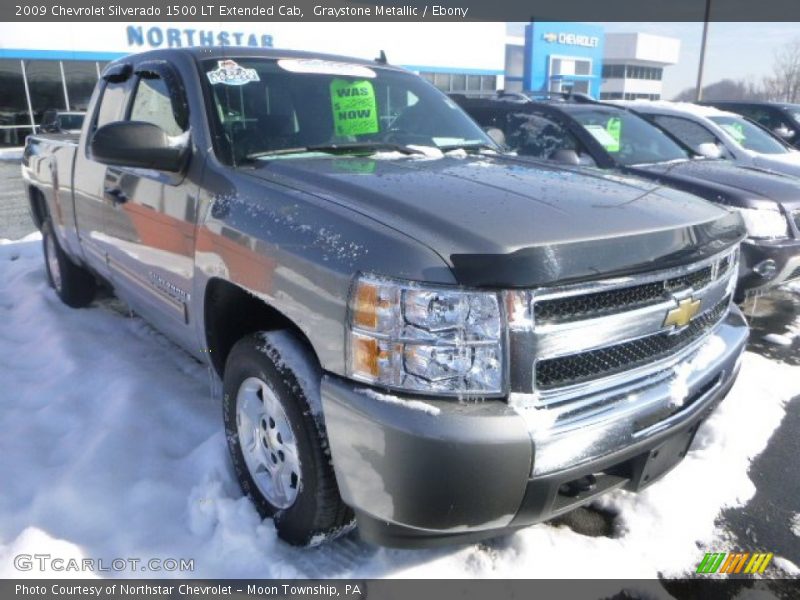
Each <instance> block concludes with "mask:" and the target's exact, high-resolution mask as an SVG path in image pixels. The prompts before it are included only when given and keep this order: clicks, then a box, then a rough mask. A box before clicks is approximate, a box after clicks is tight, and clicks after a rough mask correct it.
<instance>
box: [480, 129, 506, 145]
mask: <svg viewBox="0 0 800 600" xmlns="http://www.w3.org/2000/svg"><path fill="white" fill-rule="evenodd" d="M483 130H484V131H485V132H486V135H488V136H489V137H490V138H492V141H493V142H494V143H495V144H497V145H498V146H502V147H505V145H506V134H505V133H503V130H502V129H498V128H497V127H484V128H483Z"/></svg>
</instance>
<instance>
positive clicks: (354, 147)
mask: <svg viewBox="0 0 800 600" xmlns="http://www.w3.org/2000/svg"><path fill="white" fill-rule="evenodd" d="M380 150H390V151H394V152H400V153H402V154H423V155H424V154H425V153H424V152H423V151H422V150H418V149H416V148H410V147H408V146H404V145H403V144H393V143H391V142H354V143H347V144H318V145H311V146H299V147H297V148H279V149H276V150H265V151H263V152H254V153H252V154H248V155H247V158H250V159H252V158H262V157H265V156H280V155H281V154H301V153H303V152H324V153H326V154H351V153H357V152H378V151H380Z"/></svg>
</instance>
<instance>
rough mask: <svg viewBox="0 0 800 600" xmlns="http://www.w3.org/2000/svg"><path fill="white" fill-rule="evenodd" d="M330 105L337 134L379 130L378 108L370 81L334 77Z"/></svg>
mask: <svg viewBox="0 0 800 600" xmlns="http://www.w3.org/2000/svg"><path fill="white" fill-rule="evenodd" d="M331 107H332V109H333V125H334V128H335V133H336V135H337V136H349V135H362V134H365V133H377V132H378V131H379V127H378V108H377V104H376V102H375V90H374V88H373V87H372V83H371V82H369V81H366V80H361V81H348V80H345V79H334V80H333V81H331Z"/></svg>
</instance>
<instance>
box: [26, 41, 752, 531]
mask: <svg viewBox="0 0 800 600" xmlns="http://www.w3.org/2000/svg"><path fill="white" fill-rule="evenodd" d="M22 169H23V176H24V181H25V185H26V186H27V189H28V193H29V197H30V205H31V213H32V216H33V219H34V220H35V222H36V225H37V226H38V227H39V228H40V229H41V231H42V234H43V240H44V243H43V247H44V255H45V264H46V269H47V274H48V277H49V280H50V283H51V284H52V287H53V288H54V289H55V292H56V293H57V294H58V296H59V297H60V298H61V299H62V300H63V301H64V302H65V303H67V304H68V305H70V306H73V307H82V306H86V305H88V304H90V303H91V302H92V300H93V297H94V294H95V290H96V286H97V285H99V284H105V285H109V286H110V287H112V288H113V290H114V291H115V293H116V294H117V295H118V296H119V297H120V298H122V299H123V300H124V301H126V302H127V303H128V304H129V305H130V306H131V308H132V309H133V310H134V311H135V312H136V313H138V314H139V315H141V316H142V317H143V318H145V319H147V320H148V321H150V322H151V323H152V324H153V325H154V326H155V327H156V328H158V329H159V330H161V331H162V332H164V333H165V334H166V335H167V336H168V337H170V338H171V339H172V340H174V341H175V342H176V343H177V344H178V345H179V346H182V347H183V348H185V349H186V350H187V351H188V352H189V353H191V354H192V355H193V356H195V357H196V358H197V359H199V360H202V361H206V362H208V364H209V365H210V366H211V367H212V368H213V370H214V371H215V372H216V373H217V374H218V375H219V377H220V379H221V382H222V399H221V402H222V411H223V417H224V426H225V430H226V433H227V440H228V444H229V447H230V453H231V457H232V462H233V466H234V468H235V471H236V474H237V476H238V479H239V481H240V483H241V487H242V489H243V490H244V492H245V493H246V494H247V495H248V496H249V497H250V498H251V499H252V501H253V503H254V504H255V506H256V507H257V509H258V510H259V512H260V513H261V514H262V515H263V516H264V517H273V518H274V520H275V524H276V527H277V531H278V533H279V535H280V536H281V537H282V538H283V539H285V540H287V541H288V542H291V543H294V544H313V543H317V542H319V541H320V540H324V539H326V538H328V537H332V536H334V535H336V534H337V533H341V532H344V531H347V530H348V529H350V528H352V527H353V525H354V524H356V523H357V524H358V527H359V531H360V533H361V535H362V536H363V537H364V538H365V539H367V540H370V541H373V542H376V543H380V544H386V545H394V546H419V545H429V544H436V543H442V542H453V541H461V542H463V541H470V540H475V539H480V538H485V537H489V536H493V535H497V534H498V533H502V532H507V531H511V530H514V529H516V528H519V527H523V526H526V525H529V524H532V523H535V522H538V521H541V520H543V519H547V518H550V517H552V516H555V515H558V514H561V513H564V512H566V511H568V510H571V509H573V508H575V507H577V506H579V505H582V504H585V503H587V502H589V501H591V500H592V499H594V498H596V497H597V495H598V494H602V493H604V492H607V491H609V490H612V489H617V488H622V487H625V488H627V489H631V490H636V489H639V488H641V487H643V486H646V485H647V484H649V483H651V482H652V481H654V480H656V479H657V478H658V477H660V476H661V475H663V474H664V473H666V472H667V471H668V470H669V469H670V468H672V467H673V466H674V465H676V464H677V463H678V462H680V460H681V458H682V457H683V456H684V455H685V453H686V452H687V450H688V448H689V446H690V444H691V442H692V439H693V437H694V434H695V432H696V431H697V428H698V427H699V424H700V423H701V421H702V420H703V419H704V418H705V417H706V416H707V415H708V413H709V412H710V410H711V409H712V408H713V407H714V406H715V405H716V404H717V403H718V402H719V401H720V400H721V399H722V398H723V397H724V396H725V394H726V393H727V392H728V390H729V389H730V388H731V386H732V384H733V382H734V380H735V377H736V375H737V372H738V368H739V364H740V357H741V353H742V350H743V348H744V345H745V342H746V339H747V332H748V330H747V325H746V323H745V321H744V318H743V317H742V315H741V313H740V312H739V310H738V309H737V308H736V306H735V305H732V303H731V297H732V292H733V289H734V285H735V279H736V278H735V273H736V271H737V260H738V247H739V242H740V241H741V239H742V238H743V236H744V235H745V230H744V227H743V224H742V221H741V218H740V217H739V216H738V215H737V214H735V213H732V212H728V211H727V210H725V209H721V208H718V207H716V206H713V205H712V204H709V203H707V202H705V201H702V200H700V199H698V198H696V197H694V196H691V195H689V194H686V193H683V192H678V191H674V190H671V189H669V188H664V187H658V188H655V187H653V186H652V184H648V183H645V182H643V181H640V180H636V179H626V178H623V177H619V176H615V175H607V174H602V173H597V174H587V173H583V172H581V171H579V170H576V169H573V168H571V167H562V166H557V165H553V164H545V163H541V164H538V163H535V162H531V161H524V160H521V159H517V158H515V157H514V156H510V155H505V154H503V153H502V152H500V151H499V148H498V147H497V146H496V145H495V144H494V143H493V142H492V140H491V139H490V138H489V137H488V136H487V134H486V133H485V132H484V131H482V130H481V129H480V128H479V127H478V126H477V125H476V124H475V123H474V122H473V121H472V120H471V119H470V118H469V117H468V116H466V114H465V113H464V112H462V110H461V109H460V108H458V107H457V106H456V105H455V104H454V103H453V102H452V101H451V100H449V99H448V98H447V97H446V96H445V95H443V94H442V93H440V92H439V91H438V90H436V89H435V88H434V87H432V86H431V85H429V84H428V83H426V82H424V81H423V80H422V79H421V78H419V77H417V76H416V75H413V74H411V73H409V72H407V71H405V70H403V69H400V68H396V67H392V66H389V65H387V64H385V60H376V61H373V62H369V61H363V60H355V59H349V58H343V57H336V56H324V55H317V54H308V53H301V52H289V51H278V50H254V49H253V50H250V49H241V50H240V49H233V48H227V49H211V48H203V49H170V50H161V51H154V52H148V53H144V54H140V55H135V56H129V57H127V58H123V59H120V60H117V61H116V62H114V63H111V64H110V65H109V66H108V67H107V68H106V69H105V71H104V73H103V75H102V77H101V79H100V82H99V84H98V86H97V89H96V90H95V93H94V96H93V98H92V100H91V104H90V106H89V109H88V113H87V117H86V119H85V123H84V125H83V129H82V131H81V134H80V137H79V138H75V137H71V136H65V135H52V136H47V135H38V136H32V137H30V139H29V140H28V144H27V147H26V150H25V154H24V158H23V167H22ZM86 376H88V377H90V376H91V373H87V374H86ZM154 393H157V390H154ZM164 402H169V398H164ZM696 491H697V490H687V493H689V492H696Z"/></svg>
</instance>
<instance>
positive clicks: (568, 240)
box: [255, 156, 742, 286]
mask: <svg viewBox="0 0 800 600" xmlns="http://www.w3.org/2000/svg"><path fill="white" fill-rule="evenodd" d="M255 175H256V176H258V177H261V178H263V179H266V180H269V181H272V182H274V183H277V184H280V185H285V186H289V187H292V188H294V189H298V190H302V191H304V192H307V193H310V194H313V195H315V196H318V197H321V198H325V199H327V200H330V201H332V202H335V203H337V204H340V205H343V206H346V207H348V208H350V209H352V210H354V211H357V212H359V213H361V214H364V215H366V216H368V217H370V218H372V219H374V220H376V221H378V222H380V223H383V224H384V225H387V226H389V227H392V228H394V229H396V230H398V231H400V232H403V233H404V234H406V235H409V236H411V237H413V238H415V239H417V240H418V241H420V242H421V243H423V244H425V245H427V246H428V247H430V248H432V249H433V250H434V251H436V252H437V253H438V254H439V255H440V256H441V257H442V258H444V259H445V261H447V262H448V264H449V266H450V267H451V268H453V270H454V272H455V273H456V276H457V279H458V280H459V281H460V282H461V283H464V284H475V285H504V286H508V285H511V286H514V285H541V284H543V283H551V282H554V281H564V280H567V279H578V278H580V279H586V278H596V277H599V276H601V275H607V274H609V273H621V272H632V271H638V270H642V269H647V268H649V269H652V268H653V266H652V265H653V262H654V261H656V260H666V261H678V262H679V261H681V260H686V259H687V257H688V256H698V255H700V254H708V253H711V252H714V251H719V250H720V249H721V248H722V247H724V246H726V245H730V244H731V243H734V242H735V241H736V240H738V239H740V237H741V234H742V231H741V225H740V220H739V218H738V216H736V217H734V218H731V215H730V213H728V212H727V211H725V210H723V209H720V208H717V207H715V206H713V205H711V204H709V203H706V202H704V201H703V200H700V199H699V198H697V197H695V196H692V195H689V194H685V193H682V192H679V191H675V190H671V189H665V188H661V187H658V186H653V185H652V184H650V183H648V182H645V181H642V180H639V179H634V178H629V177H628V178H626V177H618V176H615V175H613V174H607V173H601V172H599V171H597V172H587V171H586V170H574V169H568V168H560V167H554V166H549V165H545V164H542V163H532V162H530V161H526V160H518V159H514V158H511V157H504V156H468V157H459V158H455V157H444V158H438V159H428V158H416V157H407V158H395V159H393V160H381V159H376V158H353V157H347V158H331V157H322V158H293V159H282V160H271V161H265V162H264V163H263V164H262V165H259V167H258V168H257V169H256V170H255ZM712 235H713V236H716V239H711V238H710V237H709V236H712ZM660 266H662V265H661V264H659V267H660ZM664 266H665V265H664Z"/></svg>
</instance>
